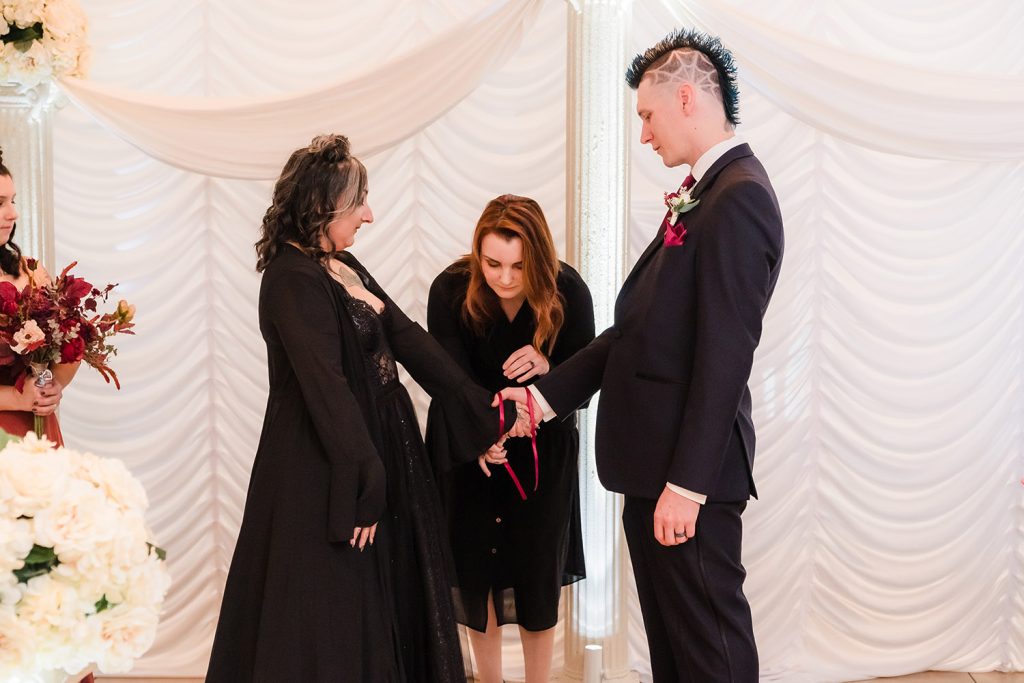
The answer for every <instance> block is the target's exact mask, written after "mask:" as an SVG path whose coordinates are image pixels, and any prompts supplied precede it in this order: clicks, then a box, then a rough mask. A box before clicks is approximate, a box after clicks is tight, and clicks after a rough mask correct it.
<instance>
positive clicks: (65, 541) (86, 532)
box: [35, 479, 119, 562]
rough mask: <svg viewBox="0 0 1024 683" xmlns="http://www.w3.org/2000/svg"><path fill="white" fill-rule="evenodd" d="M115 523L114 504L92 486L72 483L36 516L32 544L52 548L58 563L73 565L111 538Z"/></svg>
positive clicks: (78, 482) (117, 516) (116, 522)
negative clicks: (70, 563) (71, 563)
mask: <svg viewBox="0 0 1024 683" xmlns="http://www.w3.org/2000/svg"><path fill="white" fill-rule="evenodd" d="M118 521H119V515H118V514H117V508H116V506H115V505H114V503H112V502H111V501H108V500H107V498H106V496H104V495H103V494H102V493H101V492H100V491H99V490H98V489H96V488H95V487H94V486H92V485H90V484H87V483H86V482H83V481H79V480H77V479H73V480H71V483H70V484H69V485H68V487H67V488H66V490H65V492H64V495H63V496H61V498H60V499H59V500H56V501H54V502H53V504H51V505H50V506H49V507H46V508H44V509H42V510H40V511H39V512H37V513H36V516H35V532H36V543H38V544H39V545H41V546H44V547H47V548H53V550H54V552H55V553H57V557H58V558H59V559H60V560H61V561H62V562H63V561H69V562H74V561H75V560H77V559H78V558H80V557H82V556H83V555H86V554H87V553H89V552H91V551H92V550H93V549H94V548H95V547H96V545H97V544H99V543H103V542H106V541H109V540H111V539H112V538H114V537H115V536H116V535H117V534H118V532H119V529H118Z"/></svg>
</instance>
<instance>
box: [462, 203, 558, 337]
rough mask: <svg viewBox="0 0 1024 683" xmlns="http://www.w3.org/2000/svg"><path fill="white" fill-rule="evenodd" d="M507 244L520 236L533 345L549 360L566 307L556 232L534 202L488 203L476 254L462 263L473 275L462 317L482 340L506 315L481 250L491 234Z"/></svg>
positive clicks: (476, 236) (478, 230)
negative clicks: (533, 327) (561, 290)
mask: <svg viewBox="0 0 1024 683" xmlns="http://www.w3.org/2000/svg"><path fill="white" fill-rule="evenodd" d="M491 234H494V235H498V236H499V237H501V238H502V239H503V240H506V241H508V240H512V239H513V238H516V237H518V238H519V239H520V240H522V243H523V292H524V293H525V294H526V301H527V302H528V303H529V304H530V308H531V309H533V315H534V318H535V320H536V323H537V329H536V331H534V333H533V346H534V347H536V348H537V349H539V350H540V351H542V352H543V353H545V354H547V355H551V350H552V349H553V348H554V346H555V340H556V339H557V338H558V333H559V331H560V330H561V329H562V323H563V322H565V307H564V303H563V301H562V295H561V294H559V292H558V287H557V284H556V279H557V277H558V271H559V270H560V269H561V264H560V263H559V261H558V253H557V252H556V251H555V243H554V240H553V239H552V238H551V230H550V229H549V228H548V222H547V220H545V218H544V212H543V211H541V208H540V205H539V204H537V202H535V201H534V200H532V199H530V198H529V197H518V196H516V195H512V194H505V195H502V196H500V197H495V198H494V199H492V200H491V201H489V202H488V203H487V206H485V207H484V211H483V213H482V214H480V219H479V220H478V221H477V223H476V231H474V233H473V250H472V252H470V253H469V254H466V255H465V256H463V257H462V259H461V260H460V261H459V264H460V265H461V266H462V267H463V268H465V269H466V270H468V271H469V286H468V287H467V288H466V301H465V303H463V305H462V317H463V320H465V322H466V324H467V325H468V326H469V327H470V328H471V329H472V330H473V331H474V332H475V333H476V334H477V335H478V336H481V337H482V336H483V335H484V334H485V329H486V328H487V327H488V326H489V325H490V324H492V323H493V322H494V321H495V320H496V319H497V317H498V316H499V315H502V311H501V304H500V302H499V300H498V295H497V294H495V293H494V290H492V289H491V288H490V287H489V286H488V285H487V280H485V279H484V274H483V269H482V266H481V258H482V257H481V254H480V247H481V245H482V244H483V241H484V237H486V236H487V235H491Z"/></svg>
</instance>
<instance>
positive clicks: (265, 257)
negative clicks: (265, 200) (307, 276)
mask: <svg viewBox="0 0 1024 683" xmlns="http://www.w3.org/2000/svg"><path fill="white" fill-rule="evenodd" d="M366 184H367V180H366V167H365V166H363V164H362V162H361V161H359V159H357V158H355V157H354V156H352V153H351V152H350V151H349V142H348V138H346V137H345V136H344V135H318V136H316V137H315V138H313V140H312V142H310V143H309V145H307V146H306V147H302V148H300V149H297V150H295V151H294V152H292V155H291V156H290V157H289V158H288V162H287V163H286V164H285V165H284V170H282V171H281V177H279V178H278V179H277V183H276V184H275V185H274V198H273V201H272V203H271V204H270V207H269V208H268V209H267V212H266V213H265V214H264V216H263V225H262V227H261V228H260V238H259V240H258V241H257V242H256V256H257V259H256V270H257V271H258V272H263V270H264V269H265V268H266V267H267V265H268V264H269V263H270V262H271V261H272V260H273V259H274V256H276V255H277V252H278V250H279V249H280V248H281V247H282V245H284V244H285V243H286V242H294V243H296V244H298V245H299V246H300V247H302V248H303V250H304V251H305V252H306V253H307V254H308V255H309V256H310V257H312V258H314V259H316V260H318V261H323V260H325V259H326V258H327V257H328V256H330V254H328V253H327V252H325V251H324V250H323V248H322V247H321V246H320V238H321V237H327V226H328V225H329V224H330V222H331V221H332V220H334V218H335V217H336V216H337V215H338V214H339V213H345V212H347V211H351V210H352V209H354V208H356V207H357V206H359V205H360V204H361V203H362V201H363V193H364V192H365V191H366ZM339 198H340V201H339Z"/></svg>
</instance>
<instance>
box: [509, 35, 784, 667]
mask: <svg viewBox="0 0 1024 683" xmlns="http://www.w3.org/2000/svg"><path fill="white" fill-rule="evenodd" d="M626 80H627V82H628V83H629V85H630V87H632V88H635V89H636V90H637V114H638V115H639V116H640V119H641V121H642V122H643V128H642V132H641V134H640V142H641V143H643V144H650V145H651V147H652V148H653V149H654V151H655V152H657V153H658V154H659V155H660V156H661V158H662V161H663V162H664V163H665V165H666V166H669V167H673V168H674V167H677V166H682V165H688V166H689V167H690V168H691V171H690V175H689V176H687V178H686V180H685V181H684V182H683V184H682V186H681V187H680V189H679V190H678V191H677V192H674V193H671V194H667V195H666V205H667V208H668V211H667V212H666V215H665V219H664V221H663V222H662V224H661V227H660V229H659V230H658V234H657V236H656V237H655V238H654V240H653V241H652V242H651V244H650V245H649V246H648V247H647V249H646V250H645V251H644V253H643V254H642V255H641V256H640V260H639V261H637V263H636V265H635V266H634V267H633V270H632V272H630V274H629V276H628V277H627V278H626V281H625V283H624V284H623V285H622V289H621V291H620V292H619V296H618V299H617V301H616V306H615V323H614V325H613V326H612V327H610V328H609V329H607V330H606V331H605V332H604V333H603V334H601V335H600V336H599V337H598V338H597V339H595V340H594V341H593V342H592V343H591V344H590V345H589V346H587V347H586V348H585V349H583V350H581V351H580V352H579V353H577V354H576V355H575V356H573V357H572V358H571V359H570V360H568V361H566V362H564V363H562V364H561V365H560V366H558V367H556V368H555V369H554V370H552V371H551V372H550V373H549V374H547V375H546V376H544V377H543V378H541V379H539V380H538V381H537V382H536V384H535V385H534V386H532V387H531V388H530V390H531V392H532V396H533V398H534V399H535V400H536V401H537V403H538V404H539V405H540V407H541V408H542V409H543V411H544V417H545V419H551V418H552V417H554V416H556V415H571V414H572V413H573V411H574V410H575V409H576V408H577V407H579V406H580V405H581V404H582V403H583V402H584V401H586V400H587V399H588V398H590V396H591V395H592V394H594V393H595V392H596V391H598V390H600V391H601V397H600V403H599V406H598V416H597V440H596V449H597V469H598V474H599V476H600V479H601V483H602V484H603V485H604V486H605V487H606V488H607V489H609V490H611V491H617V492H620V493H623V494H625V504H624V507H623V513H622V518H623V527H624V529H625V533H626V539H627V541H628V543H629V550H630V556H631V558H632V562H633V569H634V573H635V575H636V582H637V590H638V593H639V596H640V606H641V609H642V611H643V616H644V627H645V628H646V631H647V639H648V643H649V645H650V651H651V665H652V668H653V672H654V680H655V681H657V682H659V683H661V682H665V683H668V682H669V681H689V682H691V683H712V682H716V681H730V682H732V683H749V682H751V681H757V679H758V664H757V648H756V646H755V644H754V634H753V627H752V625H751V618H750V607H749V605H748V604H747V600H746V598H745V597H744V595H743V580H744V577H745V575H746V573H745V571H744V569H743V564H742V563H741V558H740V550H741V540H742V522H741V518H740V516H741V514H742V513H743V510H744V508H745V507H746V501H747V499H748V498H749V497H750V496H751V495H755V496H756V491H755V489H754V480H753V476H752V471H753V465H754V426H753V422H752V421H751V415H750V406H751V400H750V391H749V389H748V387H747V381H748V379H749V377H750V369H751V364H752V362H753V357H754V349H755V348H756V347H757V344H758V341H759V340H760V338H761V322H762V319H763V317H764V314H765V310H766V309H767V307H768V302H769V300H770V299H771V296H772V291H773V290H774V288H775V281H776V278H777V277H778V274H779V265H780V263H781V261H782V251H783V234H782V217H781V215H780V213H779V206H778V202H777V200H776V198H775V193H774V191H773V190H772V186H771V183H770V182H769V180H768V176H767V174H766V173H765V170H764V168H763V167H762V166H761V163H760V162H759V161H758V160H757V158H756V157H755V156H754V154H753V152H752V151H751V150H750V147H749V146H748V145H746V144H743V143H742V142H740V141H739V140H737V138H736V137H735V135H734V132H733V131H734V127H735V125H736V123H737V122H738V111H737V110H738V106H737V105H738V98H737V90H736V81H735V67H734V65H733V63H732V56H731V55H730V54H729V52H728V51H727V50H726V49H725V48H724V47H723V46H722V45H721V43H720V42H719V41H718V39H717V38H710V37H708V36H706V35H704V34H700V33H697V32H694V31H678V32H675V33H672V34H670V35H669V36H667V37H666V38H665V39H664V40H663V41H661V42H660V43H658V44H657V45H655V46H654V47H652V48H651V49H649V50H647V52H645V53H644V54H642V55H637V57H636V58H635V59H634V60H633V63H632V65H631V66H630V67H629V70H628V72H627V76H626ZM509 394H510V395H509V396H508V397H509V398H516V399H517V400H525V399H526V395H525V390H523V389H518V390H516V389H512V390H509Z"/></svg>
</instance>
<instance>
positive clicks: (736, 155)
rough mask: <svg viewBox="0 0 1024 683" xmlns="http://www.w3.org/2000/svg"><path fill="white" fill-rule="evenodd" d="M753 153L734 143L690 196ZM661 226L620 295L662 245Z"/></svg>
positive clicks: (697, 195)
mask: <svg viewBox="0 0 1024 683" xmlns="http://www.w3.org/2000/svg"><path fill="white" fill-rule="evenodd" d="M753 155H754V152H753V151H752V150H751V149H750V145H748V144H747V143H743V144H741V145H736V146H735V147H733V148H732V149H730V150H729V151H727V152H726V153H725V154H723V155H722V156H720V157H719V158H718V160H717V161H715V163H713V164H711V168H709V169H708V171H707V173H705V174H704V175H703V176H702V177H701V179H700V181H699V182H698V183H697V184H696V185H694V186H693V191H692V192H691V193H690V194H691V196H692V197H693V198H694V199H699V198H700V194H701V193H703V192H704V191H705V190H706V189H707V188H708V187H710V186H711V185H712V183H714V180H715V177H716V176H717V175H718V174H719V173H721V171H722V169H723V168H725V167H726V166H728V165H729V164H731V163H732V162H733V161H735V160H736V159H742V158H743V157H749V156H753ZM664 223H665V221H664V220H662V227H664ZM662 227H659V228H658V232H657V234H656V235H655V236H654V239H653V240H652V241H651V243H650V244H648V245H647V248H646V249H644V253H642V254H641V255H640V258H639V259H637V262H636V264H635V265H634V266H633V269H632V270H630V271H629V275H628V276H626V279H625V281H624V282H623V283H622V287H621V289H620V290H619V296H620V297H621V295H622V294H623V293H625V292H626V290H627V289H628V288H629V287H630V285H632V283H633V280H635V279H636V277H637V273H639V272H640V270H641V269H642V268H643V267H644V266H645V265H647V262H648V261H650V260H651V259H652V258H653V257H654V255H655V254H656V253H658V249H660V248H661V247H662V244H663V243H664V241H665V231H664V230H663V229H662Z"/></svg>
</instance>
